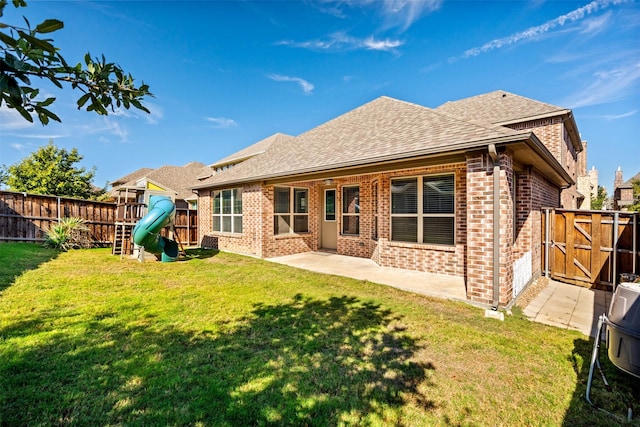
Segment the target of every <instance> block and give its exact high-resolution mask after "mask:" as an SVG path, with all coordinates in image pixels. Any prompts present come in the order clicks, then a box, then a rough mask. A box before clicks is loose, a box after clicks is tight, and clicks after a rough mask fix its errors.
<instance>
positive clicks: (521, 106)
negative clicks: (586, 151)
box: [436, 90, 583, 152]
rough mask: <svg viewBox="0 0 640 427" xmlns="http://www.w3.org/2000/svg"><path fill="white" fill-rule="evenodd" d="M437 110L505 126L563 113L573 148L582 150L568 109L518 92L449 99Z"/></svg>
mask: <svg viewBox="0 0 640 427" xmlns="http://www.w3.org/2000/svg"><path fill="white" fill-rule="evenodd" d="M436 111H438V112H441V113H446V114H451V115H453V116H456V117H460V118H461V119H464V120H468V121H472V122H481V123H482V122H484V123H491V124H494V125H500V126H507V125H512V124H516V123H523V122H528V121H532V120H539V119H543V118H548V117H556V116H565V119H566V121H567V128H568V131H569V134H570V135H571V141H572V144H573V145H574V147H575V149H576V151H578V152H580V151H582V149H583V146H582V142H581V141H580V136H579V134H578V131H577V125H576V124H575V120H574V119H573V114H572V113H571V110H569V109H566V108H563V107H558V106H555V105H551V104H546V103H544V102H540V101H536V100H534V99H529V98H525V97H523V96H520V95H515V94H513V93H509V92H505V91H503V90H496V91H494V92H489V93H485V94H482V95H476V96H472V97H470V98H465V99H461V100H458V101H449V102H446V103H444V104H442V105H441V106H439V107H437V108H436Z"/></svg>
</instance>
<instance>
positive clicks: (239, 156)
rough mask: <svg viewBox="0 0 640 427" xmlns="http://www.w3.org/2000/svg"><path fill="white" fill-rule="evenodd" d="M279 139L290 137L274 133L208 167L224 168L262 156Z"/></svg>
mask: <svg viewBox="0 0 640 427" xmlns="http://www.w3.org/2000/svg"><path fill="white" fill-rule="evenodd" d="M279 137H291V136H290V135H286V134H283V133H276V134H273V135H271V136H269V137H267V138H265V139H263V140H260V141H258V142H256V143H255V144H252V145H250V146H248V147H246V148H243V149H242V150H240V151H237V152H235V153H233V154H230V155H229V156H227V157H225V158H224V159H221V160H218V161H217V162H215V163H213V164H211V165H210V167H212V168H215V167H220V166H225V165H228V164H232V163H237V162H240V161H243V160H246V159H248V158H250V157H253V156H255V155H258V154H262V153H264V152H265V151H266V150H267V149H268V148H269V147H270V146H271V144H272V143H273V142H274V141H275V140H276V139H278V138H279Z"/></svg>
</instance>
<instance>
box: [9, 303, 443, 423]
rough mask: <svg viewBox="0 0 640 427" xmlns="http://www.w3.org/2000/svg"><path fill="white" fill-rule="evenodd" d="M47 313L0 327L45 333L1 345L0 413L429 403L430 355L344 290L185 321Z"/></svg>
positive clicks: (256, 419)
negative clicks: (196, 323)
mask: <svg viewBox="0 0 640 427" xmlns="http://www.w3.org/2000/svg"><path fill="white" fill-rule="evenodd" d="M132 310H136V308H132ZM48 316H49V318H47V319H41V321H39V322H36V324H34V323H32V322H28V321H27V322H24V321H23V323H22V324H18V327H11V329H8V328H5V329H4V330H1V329H0V335H1V336H4V338H5V339H11V338H12V337H16V336H25V335H37V334H43V335H42V337H41V338H40V339H37V340H35V342H37V344H35V345H30V346H26V347H25V348H22V349H20V350H15V349H14V350H13V353H12V352H11V350H9V351H7V350H5V351H4V353H5V357H6V359H5V360H6V361H7V362H4V363H3V364H2V365H0V366H3V367H4V368H3V369H2V370H0V424H1V425H27V424H28V425H35V424H47V425H61V424H81V425H105V424H119V423H123V424H130V423H134V424H136V425H174V424H179V425H186V424H189V425H193V424H196V423H198V422H202V423H203V424H205V425H234V426H235V425H265V424H280V425H281V424H285V425H335V424H338V423H340V422H341V421H344V422H345V423H347V424H349V423H351V424H370V423H371V422H372V421H375V420H378V422H380V423H383V424H396V425H402V424H405V423H406V422H403V420H402V419H398V418H394V417H396V415H397V413H396V412H394V411H395V409H398V407H400V406H403V405H405V404H406V403H407V401H408V400H410V401H411V404H412V405H414V406H417V407H419V408H420V409H421V410H428V409H430V408H433V407H434V403H433V401H432V400H430V399H429V398H428V396H425V395H423V394H422V393H421V392H420V390H419V389H418V385H419V384H423V385H424V384H425V383H427V384H428V382H429V381H428V378H429V376H430V375H431V374H430V373H429V371H430V370H433V369H434V367H433V366H432V365H431V364H430V363H426V364H425V363H419V362H416V361H415V360H414V355H415V354H416V352H417V351H418V350H420V348H419V347H418V345H417V344H416V342H415V341H414V340H413V339H412V338H411V337H409V336H408V335H407V334H406V333H405V331H404V328H403V327H402V326H401V324H400V320H401V319H400V318H398V317H395V316H394V315H393V314H392V313H391V312H390V311H388V310H384V309H382V308H381V307H380V306H378V305H376V304H373V303H368V302H363V301H361V300H358V299H356V298H352V297H347V296H343V297H339V298H338V297H334V298H331V299H329V300H317V299H311V298H306V297H304V296H302V295H297V296H296V297H295V298H294V299H293V300H292V301H291V302H289V303H284V304H278V305H259V306H256V307H254V310H253V311H252V313H251V314H250V315H249V316H247V317H246V318H243V319H232V320H228V321H227V322H226V323H219V324H212V325H211V329H210V330H203V331H194V332H185V331H182V330H177V329H175V328H174V327H173V326H166V327H165V328H162V327H161V325H162V323H161V322H159V320H158V319H155V318H154V317H153V315H147V316H146V317H143V318H141V316H135V315H132V314H131V312H130V311H127V312H124V311H120V312H117V313H116V312H104V313H95V314H94V315H93V317H92V319H91V320H90V321H86V320H84V321H79V320H78V321H77V323H76V324H74V323H73V319H74V318H76V319H80V318H82V317H83V316H81V315H78V313H75V314H74V313H68V312H64V313H63V312H62V311H61V312H58V313H57V314H56V315H54V314H53V313H51V312H50V313H48ZM56 316H58V317H57V318H56ZM126 319H135V320H126ZM62 320H65V321H66V322H67V325H68V326H66V327H65V328H64V329H62V330H61V331H60V332H55V330H54V329H53V326H49V328H51V330H47V325H51V324H52V323H56V322H60V321H62ZM22 329H24V330H22ZM45 337H46V338H45ZM415 359H417V357H416V358H415Z"/></svg>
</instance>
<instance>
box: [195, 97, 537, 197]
mask: <svg viewBox="0 0 640 427" xmlns="http://www.w3.org/2000/svg"><path fill="white" fill-rule="evenodd" d="M529 135H530V132H520V131H514V130H512V129H508V128H505V127H498V126H492V125H482V124H477V123H470V122H467V121H464V120H461V119H459V118H456V117H453V116H451V115H447V114H441V113H439V112H437V111H436V110H432V109H430V108H427V107H423V106H420V105H417V104H412V103H409V102H405V101H400V100H397V99H393V98H389V97H386V96H383V97H380V98H378V99H375V100H373V101H371V102H369V103H367V104H364V105H362V106H360V107H358V108H356V109H354V110H352V111H349V112H347V113H345V114H343V115H341V116H339V117H337V118H335V119H333V120H330V121H328V122H326V123H323V124H321V125H320V126H318V127H316V128H314V129H311V130H309V131H307V132H305V133H303V134H301V135H299V136H297V137H295V138H294V137H285V136H284V135H278V136H277V137H276V138H275V139H274V140H273V141H272V143H271V145H270V147H269V149H268V150H267V151H266V152H264V153H263V154H260V155H258V156H255V157H252V158H250V159H249V160H246V161H244V162H242V163H239V164H237V165H236V166H234V167H233V168H230V169H227V170H224V171H222V172H220V173H218V174H215V175H214V176H212V177H210V178H208V179H206V180H204V181H202V183H201V184H198V185H197V186H196V187H194V188H207V187H210V186H218V185H223V184H228V183H238V182H248V181H259V180H263V179H273V178H278V177H292V176H295V175H299V174H305V173H311V172H320V171H332V170H336V169H339V168H345V167H352V166H357V165H367V164H372V163H377V162H387V161H393V160H402V159H410V158H413V157H417V156H424V155H429V154H437V153H442V152H451V151H455V150H456V149H459V150H462V149H469V148H470V147H472V146H474V145H476V144H483V143H484V144H485V145H486V144H487V143H488V142H489V141H494V140H495V141H504V140H514V141H515V140H523V139H526V138H527V137H528V136H529Z"/></svg>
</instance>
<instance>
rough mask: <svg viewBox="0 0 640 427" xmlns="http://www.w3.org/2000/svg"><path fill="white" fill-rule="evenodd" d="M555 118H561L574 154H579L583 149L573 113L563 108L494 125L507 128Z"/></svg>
mask: <svg viewBox="0 0 640 427" xmlns="http://www.w3.org/2000/svg"><path fill="white" fill-rule="evenodd" d="M557 116H563V120H562V122H563V123H565V124H566V126H567V132H568V133H569V138H570V139H571V144H572V145H573V148H574V149H575V150H576V152H578V153H580V152H581V151H582V150H583V149H584V147H583V145H582V140H581V138H580V132H578V125H577V124H576V120H575V118H574V117H573V112H572V111H571V110H569V109H566V108H565V109H563V110H556V111H551V112H548V113H544V114H538V115H535V116H527V117H521V118H519V119H515V120H507V121H503V122H496V123H494V124H495V125H499V126H508V125H514V124H516V123H523V122H531V121H534V120H542V119H548V118H550V117H557Z"/></svg>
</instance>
